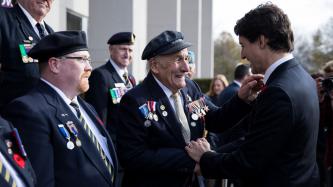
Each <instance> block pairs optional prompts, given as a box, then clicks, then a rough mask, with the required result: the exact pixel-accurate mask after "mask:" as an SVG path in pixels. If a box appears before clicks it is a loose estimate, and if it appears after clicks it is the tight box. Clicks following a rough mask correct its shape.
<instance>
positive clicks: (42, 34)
mask: <svg viewBox="0 0 333 187" xmlns="http://www.w3.org/2000/svg"><path fill="white" fill-rule="evenodd" d="M36 27H37V29H38V32H39V37H40V38H44V37H45V36H46V35H45V28H44V26H43V25H42V24H40V23H36Z"/></svg>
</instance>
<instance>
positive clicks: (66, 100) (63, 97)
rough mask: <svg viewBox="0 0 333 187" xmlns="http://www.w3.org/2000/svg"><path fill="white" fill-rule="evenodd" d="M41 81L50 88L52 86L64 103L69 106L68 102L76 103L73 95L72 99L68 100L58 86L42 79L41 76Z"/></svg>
mask: <svg viewBox="0 0 333 187" xmlns="http://www.w3.org/2000/svg"><path fill="white" fill-rule="evenodd" d="M40 79H41V80H42V81H44V82H45V83H46V84H48V85H49V86H50V87H51V88H53V89H54V90H55V91H56V92H57V93H58V95H59V96H60V97H61V98H62V99H63V100H64V101H65V103H66V104H67V105H68V106H70V105H69V104H70V103H71V102H72V101H74V102H76V103H79V102H78V101H77V97H74V99H73V100H70V99H69V98H68V97H67V96H66V95H65V94H64V92H63V91H61V90H60V89H59V88H58V87H56V86H54V85H53V84H52V83H50V82H49V81H47V80H45V79H43V78H40Z"/></svg>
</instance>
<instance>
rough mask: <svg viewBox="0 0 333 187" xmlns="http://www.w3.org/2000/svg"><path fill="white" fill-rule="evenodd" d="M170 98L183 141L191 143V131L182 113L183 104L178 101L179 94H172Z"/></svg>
mask: <svg viewBox="0 0 333 187" xmlns="http://www.w3.org/2000/svg"><path fill="white" fill-rule="evenodd" d="M171 97H172V98H173V101H174V104H175V111H176V116H177V118H178V119H179V121H180V123H181V124H182V128H181V130H182V134H183V137H184V140H185V142H186V143H187V144H188V143H190V141H191V131H190V127H189V126H188V121H187V118H186V115H185V112H184V108H183V104H182V102H181V99H180V94H179V93H178V92H176V93H175V94H172V95H171Z"/></svg>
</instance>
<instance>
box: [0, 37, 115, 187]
mask: <svg viewBox="0 0 333 187" xmlns="http://www.w3.org/2000/svg"><path fill="white" fill-rule="evenodd" d="M29 54H30V55H31V56H32V57H33V58H37V59H38V60H39V65H40V71H41V80H40V82H39V83H38V85H37V86H36V88H35V89H33V90H32V91H31V92H29V93H28V94H26V95H24V96H22V97H19V98H17V99H15V100H14V101H13V102H11V103H10V104H9V105H8V106H7V107H6V108H5V116H7V117H8V119H9V120H11V121H12V122H13V125H14V126H15V127H17V128H18V130H19V132H20V133H21V135H22V139H23V142H24V144H25V147H26V149H27V152H28V155H29V156H30V159H31V163H32V166H33V168H34V170H35V172H36V175H37V186H43V187H44V186H64V187H65V186H87V187H88V186H90V187H91V186H104V187H106V186H108V187H110V186H115V185H116V184H117V158H116V154H115V151H114V148H113V144H112V141H111V138H110V137H109V135H108V133H107V131H106V130H105V129H104V127H103V123H102V122H101V120H100V119H99V118H98V117H97V113H96V112H95V110H94V109H93V107H92V106H90V105H89V104H87V103H86V102H85V101H83V100H82V99H81V98H80V97H79V96H78V95H79V94H81V93H84V92H85V91H87V90H88V89H89V82H88V78H89V76H90V73H91V69H92V67H91V65H90V62H91V60H90V56H89V52H88V48H87V44H86V35H85V33H84V32H83V31H64V32H56V33H53V34H50V35H48V36H46V37H45V38H43V39H42V40H41V41H40V42H39V43H38V44H36V45H35V46H34V47H33V48H32V49H31V50H30V52H29Z"/></svg>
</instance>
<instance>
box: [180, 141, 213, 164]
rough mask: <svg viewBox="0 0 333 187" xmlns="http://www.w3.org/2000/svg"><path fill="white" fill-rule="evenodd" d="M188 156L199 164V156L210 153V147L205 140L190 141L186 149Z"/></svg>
mask: <svg viewBox="0 0 333 187" xmlns="http://www.w3.org/2000/svg"><path fill="white" fill-rule="evenodd" d="M185 150H186V151H187V153H188V155H189V156H190V157H191V158H192V159H193V160H195V161H196V162H197V163H199V161H200V158H201V156H202V155H203V154H204V153H205V152H207V151H211V149H210V145H209V143H208V142H207V140H206V139H205V138H199V139H197V141H191V142H190V143H189V144H188V145H187V146H186V147H185Z"/></svg>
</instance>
